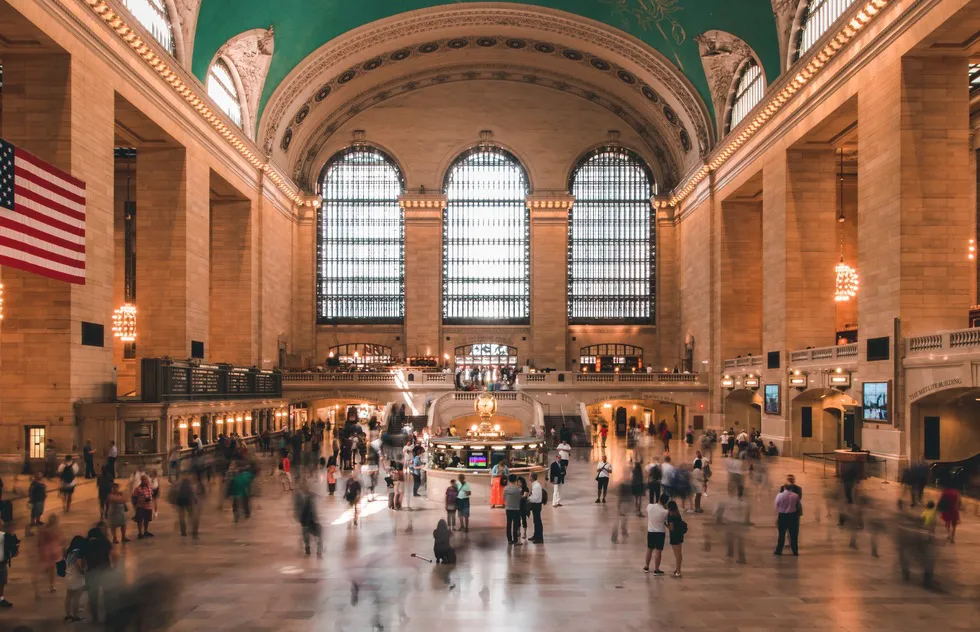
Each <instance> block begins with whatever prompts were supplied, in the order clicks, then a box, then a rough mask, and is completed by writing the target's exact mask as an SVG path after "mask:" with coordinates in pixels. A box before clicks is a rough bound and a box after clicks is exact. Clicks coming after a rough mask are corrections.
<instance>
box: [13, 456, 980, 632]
mask: <svg viewBox="0 0 980 632" xmlns="http://www.w3.org/2000/svg"><path fill="white" fill-rule="evenodd" d="M609 455H610V460H611V462H612V463H613V466H614V470H615V478H619V477H621V476H623V475H625V474H626V470H627V469H628V467H629V464H628V463H627V462H626V458H627V456H626V451H625V450H624V449H622V447H621V446H617V445H616V444H611V445H610V447H609ZM594 456H595V455H594V454H588V453H587V452H583V453H580V454H578V455H576V458H575V459H574V460H573V461H572V463H571V464H570V467H569V484H568V485H567V486H566V490H565V492H564V493H563V505H564V506H563V507H562V508H559V509H553V508H550V507H549V508H547V509H546V510H545V511H544V522H545V529H546V536H545V537H546V543H545V544H543V545H534V544H528V545H525V546H519V547H508V546H507V543H506V541H505V537H504V523H505V516H504V512H503V511H502V510H500V509H495V510H492V511H491V510H490V509H488V508H486V507H478V508H475V509H474V511H473V518H472V528H471V531H470V533H469V534H468V535H457V536H454V540H455V546H456V547H457V552H458V555H459V563H458V564H457V565H456V567H455V568H454V569H453V570H452V571H451V572H450V574H449V575H448V576H447V575H446V571H445V567H437V566H435V565H432V564H429V563H427V562H424V561H421V560H418V559H414V558H412V557H411V556H410V554H411V553H413V552H415V553H418V554H420V555H423V556H427V557H430V556H431V552H432V537H431V532H432V529H433V527H434V526H435V524H436V522H437V521H438V519H439V518H440V517H442V515H443V512H442V511H441V507H440V506H437V504H436V503H432V502H429V501H425V500H423V499H421V498H418V499H415V502H414V503H413V505H414V508H415V509H416V510H415V511H412V512H406V511H402V512H389V511H388V509H387V507H386V503H385V502H384V501H377V502H373V503H372V502H366V503H365V505H364V507H363V517H362V521H361V524H360V526H358V527H354V526H353V525H352V524H351V522H350V520H349V517H350V516H349V514H348V513H345V505H346V503H344V502H343V499H342V498H340V496H339V495H338V496H335V497H330V498H324V499H323V500H322V502H321V503H320V505H319V506H320V513H321V515H320V517H321V521H322V522H323V523H324V525H326V526H325V529H324V534H325V542H324V546H325V553H324V557H323V559H322V560H317V559H316V557H315V556H314V557H310V558H308V557H306V556H304V555H303V550H302V546H301V543H300V539H299V532H298V527H297V525H296V523H295V521H294V519H293V515H292V511H291V503H290V498H289V495H288V494H283V493H282V492H281V491H280V489H279V487H278V484H277V483H276V482H275V481H274V480H273V479H271V478H263V479H262V484H261V486H260V488H261V496H260V497H259V498H258V499H257V502H256V507H255V511H254V515H253V517H252V519H251V520H249V521H247V522H245V523H243V524H239V525H235V524H234V523H233V522H232V518H231V511H230V507H228V506H225V507H224V509H223V510H222V511H219V510H218V509H217V507H216V502H215V501H214V499H213V498H209V500H208V509H207V511H206V513H205V516H204V520H203V523H202V534H201V539H200V540H199V541H197V542H194V541H191V540H190V539H185V538H181V537H180V536H179V534H178V533H177V532H176V530H175V524H174V521H173V512H172V510H171V509H170V508H169V507H164V508H162V510H161V513H160V518H159V520H158V521H157V522H156V523H155V525H154V527H155V528H154V531H155V532H156V534H157V537H155V538H152V539H149V540H143V541H135V540H134V541H133V542H132V543H130V544H128V545H126V547H125V551H124V553H123V555H122V558H121V563H120V566H119V573H120V574H121V577H122V578H123V579H124V580H126V581H136V580H137V579H138V578H140V577H141V576H144V575H146V574H148V573H153V572H160V573H164V574H166V575H168V576H170V577H171V578H173V579H174V580H175V583H176V584H177V585H178V586H179V595H178V596H177V597H176V600H175V605H174V606H173V608H172V611H173V622H172V624H171V625H169V628H170V629H172V630H175V631H192V630H232V629H235V630H243V631H249V632H251V631H256V632H257V631H262V630H269V631H272V630H330V631H333V630H336V631H341V630H344V631H368V630H373V629H380V628H377V627H375V626H376V625H377V624H379V623H380V625H382V626H383V629H385V630H404V631H413V630H420V631H421V630H446V631H449V630H479V631H481V632H482V631H487V632H491V631H493V632H496V631H505V630H507V631H510V630H522V629H523V630H532V629H533V630H560V631H562V632H580V631H581V632H597V631H600V630H601V631H606V630H608V631H617V632H620V631H623V632H625V631H631V630H711V631H712V632H723V631H727V630H739V631H747V630H777V629H778V630H795V629H807V630H920V629H926V628H928V627H934V628H936V627H940V626H942V627H944V628H952V629H977V628H978V623H977V622H978V620H980V619H978V615H980V606H978V605H980V586H978V583H980V572H978V571H980V559H978V553H980V547H978V544H980V528H977V524H978V522H980V518H978V517H976V515H975V509H974V507H973V506H968V508H967V509H966V510H965V511H964V524H963V525H961V529H960V532H959V534H958V538H957V542H956V544H955V545H940V546H937V550H938V555H939V563H938V567H937V568H938V571H937V580H938V581H939V582H940V589H939V590H938V591H930V590H926V589H924V588H922V587H921V586H919V585H918V584H917V583H914V582H912V583H903V582H902V581H901V578H900V576H899V572H898V569H897V557H896V554H895V548H894V545H893V544H892V540H891V539H890V538H888V537H887V536H885V537H884V538H883V540H882V544H881V557H879V558H873V557H871V555H870V553H869V548H868V541H867V537H868V536H867V534H864V533H861V534H859V539H858V550H856V551H854V550H851V549H849V548H848V537H849V536H848V534H847V533H845V532H842V531H841V530H840V529H839V528H838V527H837V525H836V516H832V517H830V518H829V519H828V517H827V513H826V512H827V508H826V507H825V506H824V501H823V498H824V490H825V489H828V488H829V486H832V485H833V484H834V479H833V478H832V477H829V478H826V479H825V478H822V476H821V471H820V468H819V467H818V466H814V465H813V464H808V467H807V469H808V470H809V471H808V473H806V474H804V473H803V472H802V467H801V464H800V462H799V461H795V460H790V459H777V460H775V461H774V462H773V464H772V465H771V466H770V472H769V473H770V480H772V481H773V483H774V484H775V483H777V482H779V481H781V480H782V479H783V477H784V476H785V474H786V473H788V472H793V473H795V474H796V475H797V481H798V483H800V484H801V485H802V486H803V488H804V498H805V499H806V507H807V513H806V515H805V517H804V519H803V525H802V534H801V542H802V547H801V555H800V557H798V558H793V557H788V556H786V557H781V558H776V557H774V556H773V555H772V549H773V543H774V541H775V537H776V530H775V525H774V522H775V519H774V514H773V510H772V509H771V493H772V492H771V491H766V490H764V489H757V488H753V489H752V490H750V491H749V494H750V495H751V496H752V497H753V517H752V518H753V523H754V524H753V526H752V528H751V529H750V530H749V533H750V535H749V539H750V546H749V552H748V560H747V562H748V563H747V564H745V565H737V564H733V563H732V562H731V561H729V560H728V559H727V558H726V556H725V547H724V546H723V544H722V541H721V538H722V537H723V536H722V531H721V527H719V526H717V525H715V524H713V520H712V517H711V516H712V511H713V509H714V507H715V504H716V502H718V501H719V500H721V498H722V497H723V496H724V487H725V479H726V474H725V468H724V465H723V462H722V459H721V458H718V455H717V454H716V455H715V456H716V458H715V462H714V468H713V469H714V480H713V483H712V485H711V486H710V487H709V492H710V493H709V496H708V497H707V498H706V499H705V503H704V506H705V509H706V513H704V514H699V515H695V514H689V515H687V516H686V519H687V521H688V523H689V525H690V531H689V533H688V536H687V542H686V544H685V547H684V576H683V578H681V579H672V578H669V577H665V578H657V577H654V576H652V575H645V574H644V573H643V572H642V566H643V555H644V554H645V531H646V520H645V518H642V517H638V516H636V515H635V514H633V515H632V516H631V517H629V518H628V519H627V520H626V528H627V532H628V535H627V536H626V537H625V538H624V537H617V538H616V540H617V541H616V542H614V541H613V538H612V537H611V536H612V533H613V532H614V530H616V525H617V523H618V522H619V516H618V513H619V512H618V510H617V504H616V502H615V499H614V495H615V492H612V491H611V493H610V496H609V502H608V503H607V504H605V505H596V504H594V502H593V501H594V500H595V496H594V485H595V482H594V480H593V479H594V465H591V464H590V463H589V460H590V459H592V460H594ZM658 456H659V455H658ZM673 456H674V459H675V462H676V461H681V462H688V457H689V453H688V452H687V451H686V450H685V449H683V448H679V449H678V448H675V454H674V455H673ZM865 489H866V491H867V493H868V495H869V496H870V497H872V498H874V499H876V500H877V506H880V507H884V506H887V507H889V508H890V507H892V506H893V505H894V500H895V499H896V498H897V496H898V494H899V491H900V489H899V487H898V486H897V485H895V484H888V483H884V482H881V481H875V482H871V483H866V484H865ZM54 501H55V498H54V497H52V498H51V502H50V505H54V504H56V502H54ZM19 511H20V512H23V509H19ZM96 514H97V509H96V507H95V502H94V501H93V500H91V499H86V498H85V497H84V496H82V497H81V498H79V499H78V502H77V503H76V506H75V508H74V509H73V510H72V512H71V513H70V514H69V515H68V517H67V519H66V520H65V524H66V525H67V529H66V532H67V534H68V535H73V534H75V533H80V532H82V531H83V529H86V528H87V527H89V526H90V525H91V523H92V522H93V520H94V518H95V516H96ZM21 515H23V514H22V513H21ZM941 529H942V527H941V526H940V530H941ZM939 540H940V541H941V540H942V537H940V538H939ZM31 545H32V542H31V541H26V542H25V543H24V545H23V552H24V554H22V555H21V556H20V557H19V558H17V560H16V561H15V562H14V566H13V568H12V569H11V583H10V585H9V586H8V589H7V598H8V599H9V600H10V601H12V602H13V603H14V604H15V607H14V608H13V609H10V610H2V611H0V630H12V629H14V627H15V626H16V625H17V624H25V625H27V626H28V629H32V630H34V631H38V630H46V629H62V628H64V627H69V626H71V627H74V628H80V629H94V628H92V627H91V626H90V624H88V623H87V622H83V623H75V624H62V623H61V622H60V621H61V616H62V614H63V612H62V607H63V606H62V602H63V598H64V588H63V586H59V588H58V592H57V594H53V595H51V594H47V593H43V594H42V596H41V598H40V600H37V601H35V599H34V596H33V588H32V586H31V579H30V578H31V568H32V566H33V561H32V559H31V555H33V547H32V546H31ZM673 563H674V559H673V556H672V554H671V552H669V551H667V552H665V554H664V564H663V566H664V568H665V569H666V570H668V571H670V570H672V569H673ZM352 581H353V582H356V583H357V584H358V585H359V586H360V589H359V591H358V594H357V600H356V603H355V602H354V600H353V599H352V589H351V586H352ZM150 597H155V595H152V596H150ZM83 603H84V602H83ZM84 614H85V615H86V617H87V616H88V613H87V612H86V613H84Z"/></svg>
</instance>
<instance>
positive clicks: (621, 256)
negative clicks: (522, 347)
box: [568, 147, 656, 324]
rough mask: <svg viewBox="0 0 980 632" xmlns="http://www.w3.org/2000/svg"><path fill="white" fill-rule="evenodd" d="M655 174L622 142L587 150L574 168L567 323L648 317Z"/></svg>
mask: <svg viewBox="0 0 980 632" xmlns="http://www.w3.org/2000/svg"><path fill="white" fill-rule="evenodd" d="M652 182H653V178H652V177H651V175H650V170H649V169H648V168H647V166H646V164H645V163H644V162H643V160H642V159H641V158H640V157H639V156H637V155H636V154H634V153H633V152H631V151H629V150H627V149H623V148H620V147H603V148H600V149H597V150H595V151H593V152H591V153H589V154H588V155H586V156H585V157H584V158H583V159H582V160H581V161H580V162H579V164H578V165H577V166H576V167H575V169H574V170H573V171H572V176H571V181H570V183H569V188H570V190H571V193H572V195H573V196H574V197H575V203H574V204H573V205H572V208H571V210H570V211H569V213H568V320H569V322H570V323H596V322H598V323H643V324H646V323H652V322H653V320H654V314H655V287H656V285H655V283H656V281H655V279H656V274H655V271H656V265H655V263H656V255H655V241H654V236H655V232H654V231H655V230H656V224H655V222H656V216H655V214H654V212H653V209H652V207H651V205H650V195H651V193H652V192H653V186H652Z"/></svg>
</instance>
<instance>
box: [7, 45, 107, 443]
mask: <svg viewBox="0 0 980 632" xmlns="http://www.w3.org/2000/svg"><path fill="white" fill-rule="evenodd" d="M3 71H4V94H3V100H2V108H3V116H2V121H3V130H2V131H3V133H2V135H3V138H4V139H5V140H7V141H8V142H10V143H12V144H14V145H16V146H17V147H20V148H22V149H24V150H26V151H28V152H30V153H32V154H34V155H35V156H37V157H39V158H41V159H42V160H45V161H47V162H49V163H51V164H52V165H54V166H55V167H58V168H59V169H62V170H63V171H66V172H68V173H70V174H71V175H72V176H74V177H76V178H78V179H80V180H82V181H84V182H85V184H86V226H85V230H86V279H85V285H72V284H69V283H65V282H63V281H55V280H53V279H48V278H47V277H42V276H39V275H37V274H33V273H30V272H24V271H21V270H17V269H15V268H12V267H10V266H4V267H3V269H2V279H0V280H2V282H3V284H4V319H3V321H2V324H0V356H2V358H3V370H2V371H0V419H2V421H3V423H2V425H0V452H6V453H13V452H15V451H16V452H18V454H19V455H22V454H23V451H24V449H25V438H26V437H25V429H24V427H25V426H26V425H39V426H45V427H46V434H47V438H48V439H54V441H55V445H56V449H57V450H58V451H59V452H67V451H69V450H71V449H72V448H73V446H76V445H81V440H80V439H81V438H80V437H78V436H77V435H76V426H75V418H74V410H73V404H74V402H76V401H77V400H79V399H82V398H86V399H88V400H89V401H99V400H103V399H105V398H106V397H107V396H109V395H110V394H111V392H112V387H111V383H112V343H111V336H112V331H111V329H112V317H111V314H112V309H113V308H112V279H113V270H112V246H111V244H112V240H113V232H112V231H113V226H112V203H113V191H112V187H113V131H114V121H113V112H114V109H113V107H114V106H113V98H114V95H113V90H112V88H111V86H109V85H108V84H106V83H105V82H104V81H103V80H102V79H101V78H100V77H99V76H98V75H97V70H94V69H93V68H91V67H89V66H86V65H85V64H80V63H72V60H71V58H70V57H69V56H68V55H61V54H51V53H32V54H26V53H25V54H18V53H17V52H14V51H8V52H6V53H4V58H3ZM82 322H88V323H92V324H94V325H102V326H103V327H104V337H103V344H104V346H83V345H82V344H81V329H82Z"/></svg>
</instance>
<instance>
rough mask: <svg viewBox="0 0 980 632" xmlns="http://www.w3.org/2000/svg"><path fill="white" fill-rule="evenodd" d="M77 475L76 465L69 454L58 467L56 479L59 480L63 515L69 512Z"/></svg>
mask: <svg viewBox="0 0 980 632" xmlns="http://www.w3.org/2000/svg"><path fill="white" fill-rule="evenodd" d="M77 475H78V464H77V463H75V459H73V458H72V456H71V455H70V454H69V455H67V456H65V462H64V463H62V464H61V465H59V466H58V478H59V479H61V499H62V502H63V503H64V507H65V513H68V512H69V511H71V497H72V495H73V494H74V493H75V476H77Z"/></svg>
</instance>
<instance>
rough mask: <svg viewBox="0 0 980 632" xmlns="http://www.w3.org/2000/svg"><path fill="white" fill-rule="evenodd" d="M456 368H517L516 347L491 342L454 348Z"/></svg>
mask: <svg viewBox="0 0 980 632" xmlns="http://www.w3.org/2000/svg"><path fill="white" fill-rule="evenodd" d="M455 358H456V366H461V367H469V366H495V367H501V366H517V347H511V346H509V345H500V344H495V343H492V342H487V343H482V344H475V345H465V346H462V347H456V353H455Z"/></svg>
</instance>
